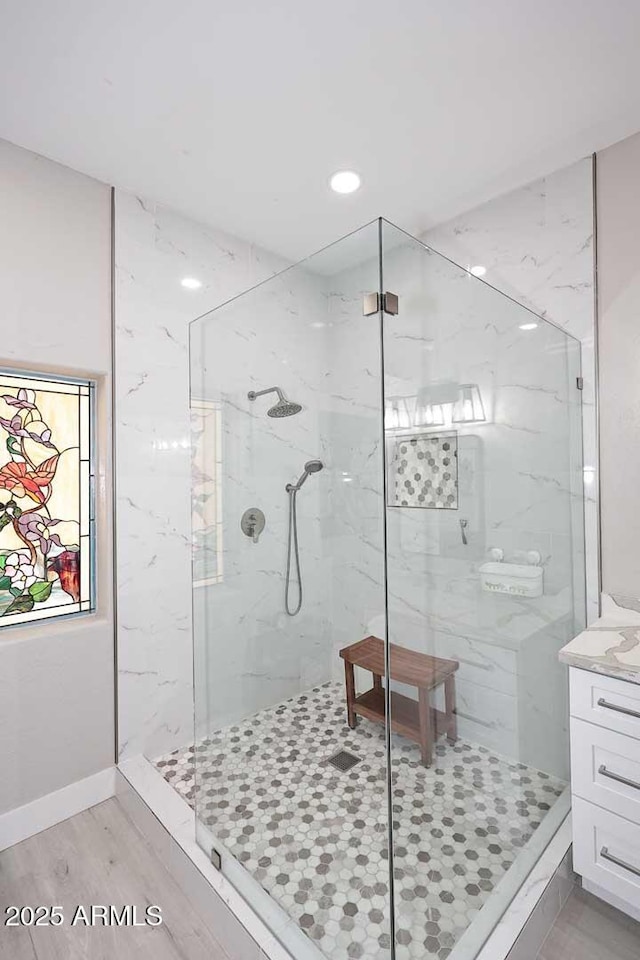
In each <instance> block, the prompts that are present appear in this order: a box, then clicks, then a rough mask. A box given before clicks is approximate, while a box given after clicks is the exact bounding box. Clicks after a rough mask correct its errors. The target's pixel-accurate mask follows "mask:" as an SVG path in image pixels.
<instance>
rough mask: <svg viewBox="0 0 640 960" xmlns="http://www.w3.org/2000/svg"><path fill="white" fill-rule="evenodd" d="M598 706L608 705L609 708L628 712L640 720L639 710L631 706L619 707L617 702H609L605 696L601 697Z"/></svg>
mask: <svg viewBox="0 0 640 960" xmlns="http://www.w3.org/2000/svg"><path fill="white" fill-rule="evenodd" d="M598 706H599V707H606V708H607V710H615V711H616V713H626V714H627V715H628V716H629V717H637V718H638V720H640V713H638V711H637V710H630V709H629V707H619V706H618V704H617V703H609V702H608V701H607V700H605V699H604V697H600V699H599V700H598Z"/></svg>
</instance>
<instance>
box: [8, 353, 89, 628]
mask: <svg viewBox="0 0 640 960" xmlns="http://www.w3.org/2000/svg"><path fill="white" fill-rule="evenodd" d="M93 409H94V384H93V382H92V381H90V380H76V379H71V378H69V379H67V378H53V377H46V378H45V377H37V376H35V375H34V376H32V375H30V374H24V373H15V372H8V371H7V372H6V371H0V627H3V626H8V625H10V624H16V623H27V622H29V621H32V620H44V619H47V618H49V617H58V616H66V615H68V614H73V613H81V612H84V611H89V610H92V609H93V606H94V570H93V567H94V527H95V519H94V509H93V462H94V457H93V450H92V444H93V429H92V419H93Z"/></svg>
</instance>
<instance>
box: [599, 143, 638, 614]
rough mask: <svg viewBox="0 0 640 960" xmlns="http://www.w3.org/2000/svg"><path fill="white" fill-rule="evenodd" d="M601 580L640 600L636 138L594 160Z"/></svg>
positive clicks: (607, 588) (610, 589) (613, 591)
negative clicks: (598, 365)
mask: <svg viewBox="0 0 640 960" xmlns="http://www.w3.org/2000/svg"><path fill="white" fill-rule="evenodd" d="M597 204H598V301H599V344H600V470H601V478H602V480H601V484H602V489H601V497H602V581H603V589H604V590H605V592H606V593H610V594H614V595H616V596H622V597H640V511H639V510H638V478H639V477H640V442H639V431H640V134H636V136H634V137H629V138H628V139H627V140H623V141H622V142H620V143H616V144H614V145H613V146H612V147H608V148H607V149H606V150H603V151H602V152H601V153H599V154H598V156H597Z"/></svg>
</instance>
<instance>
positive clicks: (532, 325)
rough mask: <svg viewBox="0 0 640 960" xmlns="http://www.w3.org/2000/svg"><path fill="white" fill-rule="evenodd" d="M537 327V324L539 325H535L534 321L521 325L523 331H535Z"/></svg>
mask: <svg viewBox="0 0 640 960" xmlns="http://www.w3.org/2000/svg"><path fill="white" fill-rule="evenodd" d="M537 326H538V324H537V323H533V321H532V322H531V323H521V324H520V329H521V330H535V328H536V327H537Z"/></svg>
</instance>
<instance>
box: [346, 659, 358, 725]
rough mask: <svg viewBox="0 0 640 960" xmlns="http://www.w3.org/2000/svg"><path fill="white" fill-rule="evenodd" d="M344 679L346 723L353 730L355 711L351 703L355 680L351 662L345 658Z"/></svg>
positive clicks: (353, 700) (354, 696)
mask: <svg viewBox="0 0 640 960" xmlns="http://www.w3.org/2000/svg"><path fill="white" fill-rule="evenodd" d="M344 679H345V685H346V688H347V723H348V724H349V726H350V727H351V729H352V730H354V729H355V726H356V713H355V710H354V709H353V704H354V703H355V699H356V681H355V677H354V675H353V664H352V663H348V662H347V661H346V660H345V662H344Z"/></svg>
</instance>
